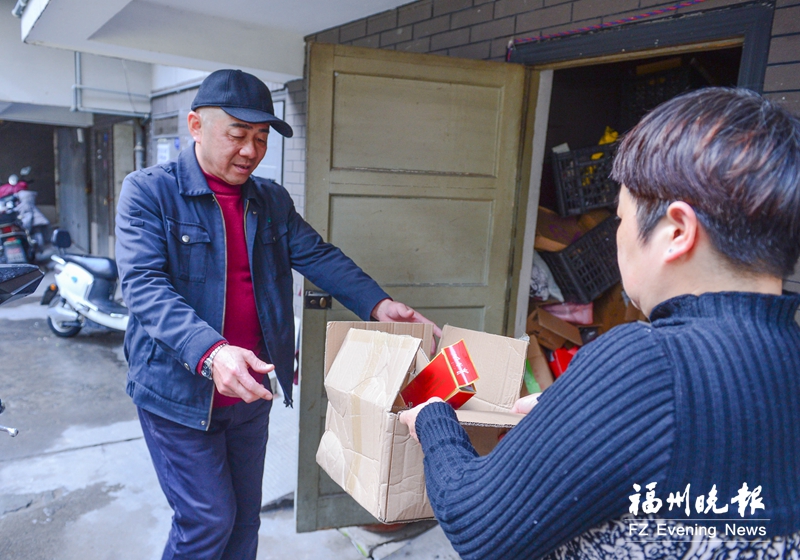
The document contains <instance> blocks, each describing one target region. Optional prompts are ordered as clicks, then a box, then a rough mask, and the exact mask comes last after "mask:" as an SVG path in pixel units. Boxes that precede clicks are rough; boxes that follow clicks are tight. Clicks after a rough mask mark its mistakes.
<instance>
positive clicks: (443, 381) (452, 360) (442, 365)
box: [400, 340, 478, 408]
mask: <svg viewBox="0 0 800 560" xmlns="http://www.w3.org/2000/svg"><path fill="white" fill-rule="evenodd" d="M477 380H478V372H477V371H476V370H475V365H474V364H473V363H472V358H470V356H469V352H468V351H467V347H466V345H465V344H464V341H463V340H459V341H458V342H456V343H455V344H452V345H450V346H446V347H445V348H442V350H441V351H440V352H439V353H438V354H436V356H435V357H434V358H433V360H431V362H430V363H429V364H428V365H426V366H425V367H424V368H423V369H422V370H421V371H420V372H419V373H418V374H417V376H416V377H414V379H412V380H411V381H410V382H409V384H408V385H406V387H405V389H403V390H402V391H400V396H401V397H402V398H403V401H404V402H405V403H406V406H416V405H418V404H421V403H424V402H425V401H427V400H428V399H430V398H431V397H439V398H440V399H442V400H443V401H446V402H448V403H450V404H451V405H452V406H453V408H459V407H461V406H462V405H463V404H464V403H465V402H467V401H468V400H469V399H471V398H472V397H473V396H474V395H475V381H477Z"/></svg>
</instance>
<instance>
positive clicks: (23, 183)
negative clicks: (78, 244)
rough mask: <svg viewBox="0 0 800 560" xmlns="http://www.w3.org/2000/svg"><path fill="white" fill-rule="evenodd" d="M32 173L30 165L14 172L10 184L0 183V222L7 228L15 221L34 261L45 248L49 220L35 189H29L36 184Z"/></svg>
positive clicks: (29, 258)
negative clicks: (40, 204) (37, 204)
mask: <svg viewBox="0 0 800 560" xmlns="http://www.w3.org/2000/svg"><path fill="white" fill-rule="evenodd" d="M30 174H31V168H30V167H23V168H22V170H21V171H20V175H19V176H17V175H11V176H10V177H9V178H8V183H6V184H5V185H2V186H0V221H2V222H3V223H5V224H6V226H5V227H6V228H7V227H8V224H7V223H8V222H13V223H14V224H15V225H16V227H17V229H20V231H24V232H25V239H24V240H22V244H23V245H27V247H26V248H25V254H26V255H27V262H31V263H32V262H34V259H35V258H36V257H39V256H41V253H42V251H43V250H44V247H45V239H46V238H47V230H48V229H49V227H50V220H48V219H47V216H45V215H44V214H43V213H42V212H41V210H39V209H38V208H37V207H36V195H37V193H36V191H31V190H28V187H29V186H30V184H31V183H33V179H31V178H30ZM3 233H7V232H6V231H5V230H4V231H3ZM8 262H15V261H11V260H9V261H8Z"/></svg>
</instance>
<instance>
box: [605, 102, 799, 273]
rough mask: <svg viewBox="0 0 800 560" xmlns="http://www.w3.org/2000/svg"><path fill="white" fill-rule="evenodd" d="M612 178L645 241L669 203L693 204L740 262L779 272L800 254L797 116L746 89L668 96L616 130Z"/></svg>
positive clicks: (725, 251) (720, 245) (754, 269)
mask: <svg viewBox="0 0 800 560" xmlns="http://www.w3.org/2000/svg"><path fill="white" fill-rule="evenodd" d="M611 176H612V178H613V179H614V180H615V181H618V182H619V183H622V184H624V185H625V186H626V187H627V188H628V190H629V191H630V193H631V195H632V196H633V198H634V200H635V201H636V204H637V214H636V217H637V223H638V226H639V236H640V238H641V240H642V242H645V243H646V242H647V241H648V240H649V238H650V235H651V234H652V232H653V230H654V229H655V227H656V225H657V224H658V222H659V221H660V220H661V218H663V217H664V216H665V215H666V211H667V207H668V206H669V204H670V203H671V202H675V201H679V200H680V201H684V202H686V203H688V204H689V205H691V206H692V208H693V209H694V210H695V212H696V213H697V216H698V220H699V221H700V223H701V225H702V227H703V228H704V230H705V231H706V232H707V233H708V235H709V237H710V239H711V242H712V244H713V246H714V248H715V249H716V250H717V251H718V252H719V253H720V254H722V255H723V256H724V257H725V258H726V259H727V260H728V261H729V262H730V263H731V264H732V265H733V266H734V267H735V268H736V269H737V270H741V271H745V272H750V273H756V274H764V273H766V274H770V275H774V276H778V277H785V276H789V275H791V274H792V270H793V268H794V265H795V263H796V262H797V259H798V256H799V255H800V121H798V119H797V118H795V117H793V116H792V115H790V114H789V113H788V112H787V111H785V110H784V109H782V108H780V107H778V106H777V105H775V104H773V103H771V102H770V101H767V100H766V99H764V98H763V97H761V96H760V95H758V94H756V93H753V92H751V91H748V90H745V89H731V88H706V89H700V90H696V91H692V92H689V93H686V94H683V95H681V96H678V97H675V98H673V99H671V100H669V101H667V102H666V103H663V104H662V105H659V106H658V107H657V108H656V109H654V110H653V111H652V112H651V113H649V114H648V115H646V116H645V117H644V118H643V119H642V120H641V122H639V124H637V125H636V126H635V127H634V128H633V129H632V130H631V131H630V132H629V133H628V134H627V135H626V136H625V138H624V139H623V141H622V143H621V145H620V147H619V150H618V151H617V156H616V158H615V160H614V167H613V170H612V173H611Z"/></svg>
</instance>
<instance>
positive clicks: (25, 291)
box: [0, 264, 43, 437]
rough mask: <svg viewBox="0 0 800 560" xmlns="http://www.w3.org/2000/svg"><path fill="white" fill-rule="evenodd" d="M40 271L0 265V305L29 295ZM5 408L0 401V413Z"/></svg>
mask: <svg viewBox="0 0 800 560" xmlns="http://www.w3.org/2000/svg"><path fill="white" fill-rule="evenodd" d="M42 276H43V275H42V271H41V270H39V267H38V266H33V265H29V264H0V305H2V304H4V303H7V302H9V301H13V300H15V299H18V298H21V297H25V296H26V295H30V294H32V293H33V292H34V290H36V286H38V285H39V282H41V281H42ZM3 410H5V406H4V405H3V403H2V401H0V413H2V412H3ZM0 431H2V432H6V433H7V434H8V435H10V436H11V437H14V436H16V435H17V434H18V433H19V430H17V429H16V428H9V427H8V426H0Z"/></svg>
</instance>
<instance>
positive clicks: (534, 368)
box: [528, 340, 556, 391]
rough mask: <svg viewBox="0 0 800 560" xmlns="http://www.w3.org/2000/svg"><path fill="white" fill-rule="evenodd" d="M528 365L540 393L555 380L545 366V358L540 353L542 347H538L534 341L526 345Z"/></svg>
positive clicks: (541, 352) (547, 366)
mask: <svg viewBox="0 0 800 560" xmlns="http://www.w3.org/2000/svg"><path fill="white" fill-rule="evenodd" d="M528 364H530V366H531V372H532V373H533V377H534V379H536V383H537V384H538V385H539V389H541V390H542V391H544V390H545V389H547V388H548V387H549V386H550V385H552V384H553V382H554V381H555V380H556V379H555V377H553V372H552V371H550V366H549V365H548V364H547V358H546V357H545V355H544V352H543V351H542V347H541V346H539V343H538V342H537V341H536V340H532V341H531V343H530V344H529V345H528Z"/></svg>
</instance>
